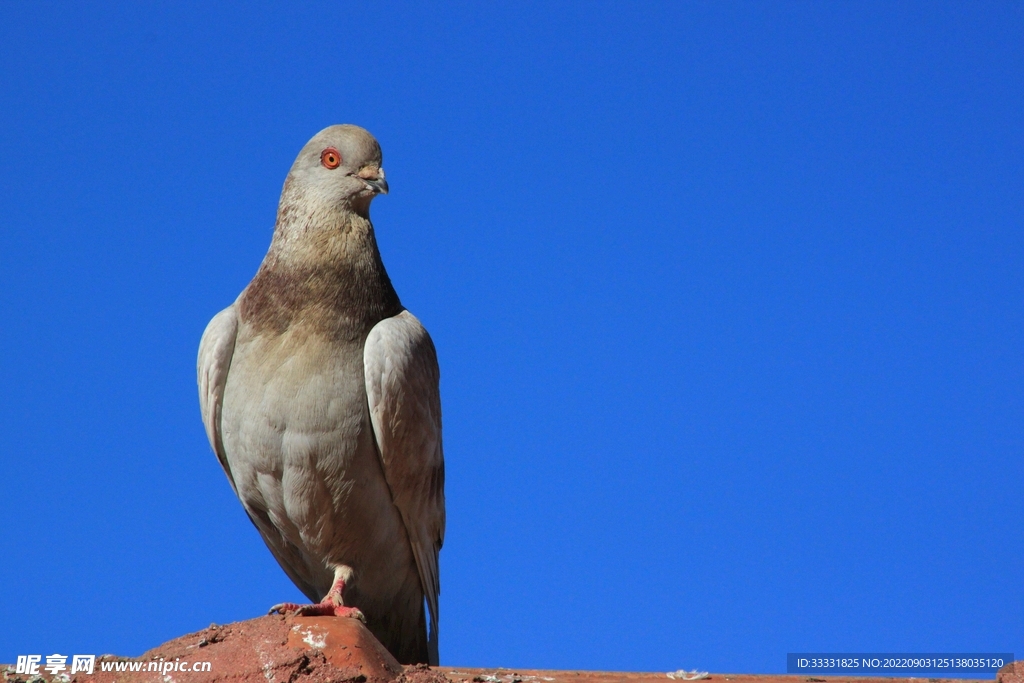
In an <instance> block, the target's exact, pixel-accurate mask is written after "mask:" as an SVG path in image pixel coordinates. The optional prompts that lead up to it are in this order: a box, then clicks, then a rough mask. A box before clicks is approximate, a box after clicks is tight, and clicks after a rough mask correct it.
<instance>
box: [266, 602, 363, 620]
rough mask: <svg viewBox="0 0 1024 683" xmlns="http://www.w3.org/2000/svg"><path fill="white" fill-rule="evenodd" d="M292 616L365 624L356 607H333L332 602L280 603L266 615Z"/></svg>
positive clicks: (360, 611)
mask: <svg viewBox="0 0 1024 683" xmlns="http://www.w3.org/2000/svg"><path fill="white" fill-rule="evenodd" d="M289 613H290V614H292V615H294V616H296V617H348V618H350V619H358V620H359V621H361V622H363V623H364V624H365V623H366V615H365V614H363V612H362V610H360V609H358V608H356V607H345V606H344V605H335V604H334V603H333V602H320V603H317V604H315V605H299V604H296V603H294V602H281V603H278V604H276V605H274V606H273V607H271V608H270V611H269V612H268V613H267V614H289Z"/></svg>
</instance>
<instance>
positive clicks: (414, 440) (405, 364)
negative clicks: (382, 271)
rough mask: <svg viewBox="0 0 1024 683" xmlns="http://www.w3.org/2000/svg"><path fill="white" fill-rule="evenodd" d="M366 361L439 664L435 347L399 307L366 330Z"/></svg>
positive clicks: (373, 409)
mask: <svg viewBox="0 0 1024 683" xmlns="http://www.w3.org/2000/svg"><path fill="white" fill-rule="evenodd" d="M363 366H364V370H365V377H366V395H367V399H368V401H369V407H370V419H371V421H372V423H373V431H374V434H375V436H376V438H377V445H378V448H379V451H380V457H381V462H382V464H383V468H384V476H385V478H386V479H387V482H388V486H389V487H390V488H391V496H392V499H393V500H394V502H395V506H396V507H397V508H398V511H399V513H401V515H402V521H403V522H404V523H405V528H406V531H407V533H408V536H409V541H410V542H411V543H412V551H413V556H414V557H415V559H416V568H417V570H418V572H419V577H420V584H421V586H422V587H423V594H424V596H425V597H426V600H427V606H428V608H429V609H430V632H429V633H428V648H429V658H430V663H431V664H435V665H436V664H437V660H438V649H437V622H438V596H439V595H440V593H441V582H440V577H439V574H438V553H439V552H440V550H441V545H442V543H443V542H444V525H445V513H444V453H443V450H442V447H441V394H440V388H439V382H440V371H439V369H438V365H437V352H436V351H435V349H434V343H433V342H432V341H431V340H430V335H428V334H427V331H426V329H424V327H423V325H422V324H420V321H419V320H417V319H416V317H415V316H413V315H412V314H411V313H409V312H408V311H402V312H401V313H399V314H398V315H396V316H394V317H392V318H387V319H385V320H382V321H381V322H379V323H377V325H375V326H374V327H373V329H372V330H371V331H370V334H369V336H368V337H367V339H366V345H365V347H364V350H363Z"/></svg>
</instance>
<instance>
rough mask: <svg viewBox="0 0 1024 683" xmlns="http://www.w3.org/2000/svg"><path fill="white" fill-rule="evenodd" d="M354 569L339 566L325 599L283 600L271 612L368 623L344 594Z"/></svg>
mask: <svg viewBox="0 0 1024 683" xmlns="http://www.w3.org/2000/svg"><path fill="white" fill-rule="evenodd" d="M351 578H352V570H351V569H349V568H348V567H339V568H338V569H336V570H335V572H334V584H333V585H332V586H331V590H329V591H328V592H327V595H326V596H324V599H323V600H321V601H320V602H318V603H317V604H315V605H299V604H297V603H294V602H282V603H280V604H277V605H274V606H273V607H271V608H270V612H269V613H270V614H274V613H275V612H277V613H279V614H288V613H292V614H294V615H295V616H298V617H351V618H353V619H359V620H360V621H362V622H363V623H366V617H365V616H364V615H363V613H362V612H361V611H360V610H359V609H358V608H356V607H346V606H345V601H344V599H343V597H342V595H343V594H344V592H345V582H346V580H349V581H351Z"/></svg>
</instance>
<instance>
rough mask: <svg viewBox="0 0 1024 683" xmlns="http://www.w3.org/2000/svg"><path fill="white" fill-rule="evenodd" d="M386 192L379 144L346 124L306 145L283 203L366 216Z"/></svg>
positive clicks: (366, 133)
mask: <svg viewBox="0 0 1024 683" xmlns="http://www.w3.org/2000/svg"><path fill="white" fill-rule="evenodd" d="M387 191H388V183H387V181H386V180H385V179H384V169H383V168H381V152H380V145H379V144H377V140H375V139H374V137H373V136H372V135H370V133H369V132H368V131H366V130H365V129H363V128H360V127H359V126H353V125H350V124H344V125H337V126H330V127H328V128H324V129H323V130H322V131H320V132H319V133H317V134H316V135H314V136H313V138H312V139H311V140H310V141H309V142H307V143H306V145H305V147H303V148H302V151H301V152H299V156H298V157H296V159H295V163H294V164H292V168H291V170H290V171H289V172H288V177H287V179H286V180H285V184H284V191H283V192H282V195H281V201H282V206H283V205H284V204H285V202H286V201H288V202H290V203H301V204H303V205H305V206H310V207H314V206H315V207H316V208H317V209H319V210H320V211H326V212H333V211H344V210H352V211H355V212H356V213H359V214H362V215H364V216H365V215H367V213H368V212H369V207H370V201H371V200H372V199H373V198H374V197H376V196H377V195H378V194H382V193H383V194H387Z"/></svg>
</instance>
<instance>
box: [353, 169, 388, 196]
mask: <svg viewBox="0 0 1024 683" xmlns="http://www.w3.org/2000/svg"><path fill="white" fill-rule="evenodd" d="M356 175H358V176H359V177H360V178H362V180H363V182H364V183H366V184H367V185H369V186H370V188H371V189H372V190H373V191H374V192H376V193H377V194H387V193H388V181H386V180H384V169H383V168H379V167H377V166H367V167H365V168H362V169H360V170H359V173H357V174H356Z"/></svg>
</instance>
